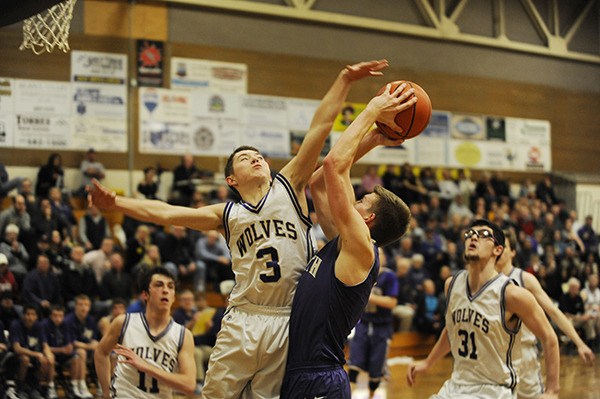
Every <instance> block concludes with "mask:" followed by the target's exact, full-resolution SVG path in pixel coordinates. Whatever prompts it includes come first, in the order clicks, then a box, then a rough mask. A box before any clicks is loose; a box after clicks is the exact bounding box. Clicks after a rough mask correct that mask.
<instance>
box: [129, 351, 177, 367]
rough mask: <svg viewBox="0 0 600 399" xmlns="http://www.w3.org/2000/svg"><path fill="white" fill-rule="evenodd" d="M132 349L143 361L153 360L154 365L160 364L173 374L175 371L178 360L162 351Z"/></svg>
mask: <svg viewBox="0 0 600 399" xmlns="http://www.w3.org/2000/svg"><path fill="white" fill-rule="evenodd" d="M131 349H132V350H133V351H134V352H135V353H136V355H138V356H139V357H141V358H142V359H147V360H152V361H154V363H156V364H160V365H161V366H163V367H164V368H165V369H167V370H169V372H171V373H172V372H173V370H175V364H176V363H177V359H175V358H174V357H172V356H171V355H170V354H168V353H166V352H164V351H162V350H161V349H158V348H150V347H148V346H138V347H133V348H131Z"/></svg>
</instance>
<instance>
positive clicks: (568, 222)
mask: <svg viewBox="0 0 600 399" xmlns="http://www.w3.org/2000/svg"><path fill="white" fill-rule="evenodd" d="M561 233H562V235H563V237H564V240H565V241H566V242H567V243H569V244H572V245H573V246H576V249H577V250H578V252H579V253H581V254H583V253H585V251H586V248H585V244H584V243H583V241H582V240H581V238H580V237H579V235H578V234H577V231H575V230H574V229H573V219H571V218H570V217H568V218H566V219H565V222H564V225H563V229H562V232H561Z"/></svg>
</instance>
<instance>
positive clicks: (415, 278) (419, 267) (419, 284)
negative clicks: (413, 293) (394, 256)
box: [408, 253, 430, 293]
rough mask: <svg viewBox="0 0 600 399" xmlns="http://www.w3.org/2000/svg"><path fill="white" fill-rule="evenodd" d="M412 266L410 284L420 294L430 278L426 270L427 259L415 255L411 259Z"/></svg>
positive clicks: (409, 273) (418, 254) (409, 274)
mask: <svg viewBox="0 0 600 399" xmlns="http://www.w3.org/2000/svg"><path fill="white" fill-rule="evenodd" d="M410 265H411V266H410V270H409V271H408V282H409V284H410V285H411V286H412V287H414V288H415V289H416V290H417V291H418V292H419V293H420V292H422V291H423V281H425V280H426V279H428V278H430V276H429V272H428V271H427V269H426V268H425V257H424V256H423V255H422V254H420V253H415V254H414V255H413V256H412V258H411V259H410Z"/></svg>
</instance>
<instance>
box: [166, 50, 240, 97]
mask: <svg viewBox="0 0 600 399" xmlns="http://www.w3.org/2000/svg"><path fill="white" fill-rule="evenodd" d="M171 87H172V88H175V87H188V88H200V89H208V90H211V91H213V92H217V93H238V94H246V93H247V92H248V66H247V65H246V64H238V63H232V62H221V61H211V60H197V59H193V58H181V57H171Z"/></svg>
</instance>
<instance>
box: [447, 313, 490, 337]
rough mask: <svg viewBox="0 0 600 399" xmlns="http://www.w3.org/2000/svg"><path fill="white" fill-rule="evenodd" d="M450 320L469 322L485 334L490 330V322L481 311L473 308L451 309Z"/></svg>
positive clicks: (456, 322)
mask: <svg viewBox="0 0 600 399" xmlns="http://www.w3.org/2000/svg"><path fill="white" fill-rule="evenodd" d="M452 322H453V323H454V324H458V323H471V324H473V325H474V326H475V327H477V328H479V329H480V330H481V331H483V332H484V333H486V334H487V332H488V331H489V330H490V322H489V321H488V319H486V318H485V316H484V315H482V314H481V313H479V312H477V311H475V310H473V309H468V308H467V309H456V310H453V311H452Z"/></svg>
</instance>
